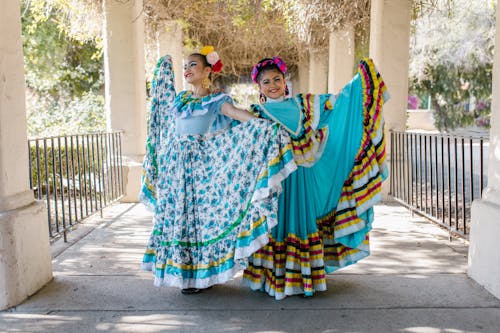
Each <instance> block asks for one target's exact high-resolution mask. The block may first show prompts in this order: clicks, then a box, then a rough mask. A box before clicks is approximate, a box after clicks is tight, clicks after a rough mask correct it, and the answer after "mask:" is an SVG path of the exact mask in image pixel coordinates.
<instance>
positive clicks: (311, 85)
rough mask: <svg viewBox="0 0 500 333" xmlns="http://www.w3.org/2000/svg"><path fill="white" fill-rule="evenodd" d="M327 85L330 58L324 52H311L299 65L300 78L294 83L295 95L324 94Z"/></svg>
mask: <svg viewBox="0 0 500 333" xmlns="http://www.w3.org/2000/svg"><path fill="white" fill-rule="evenodd" d="M327 85H328V58H327V56H326V54H325V52H324V51H319V50H310V51H309V52H308V54H307V57H306V58H305V59H303V60H302V61H301V62H300V63H299V65H298V77H297V79H296V80H294V81H293V87H294V92H293V94H298V93H304V94H306V93H311V94H324V93H326V90H327Z"/></svg>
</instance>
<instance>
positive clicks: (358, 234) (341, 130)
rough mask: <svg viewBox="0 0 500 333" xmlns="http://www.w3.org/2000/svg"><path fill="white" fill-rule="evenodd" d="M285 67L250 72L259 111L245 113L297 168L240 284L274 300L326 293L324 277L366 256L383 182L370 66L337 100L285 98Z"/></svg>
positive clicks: (274, 64)
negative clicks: (270, 131)
mask: <svg viewBox="0 0 500 333" xmlns="http://www.w3.org/2000/svg"><path fill="white" fill-rule="evenodd" d="M285 73H286V65H285V63H284V62H283V60H281V59H280V58H279V57H273V58H268V59H263V60H261V61H260V62H259V63H258V64H257V65H256V66H255V67H254V69H253V71H252V79H253V80H254V82H255V83H257V84H258V85H259V89H260V92H261V104H260V105H253V106H252V110H253V112H254V114H255V115H258V116H259V117H262V118H265V119H270V120H272V121H275V122H277V123H280V124H281V126H282V127H283V128H284V129H286V130H287V131H288V133H289V134H290V137H291V141H292V146H293V153H294V158H295V161H296V163H297V165H299V167H298V169H297V171H296V172H294V173H293V174H292V175H291V176H290V177H288V178H287V179H286V180H285V182H284V186H283V192H282V193H281V195H280V197H279V209H278V225H277V226H276V227H274V228H273V229H272V231H271V236H270V241H269V243H268V244H266V245H265V246H264V247H263V248H262V249H260V250H259V251H257V252H256V253H255V254H253V255H252V256H251V258H250V260H249V262H250V263H249V267H248V268H247V269H246V270H245V272H244V281H245V282H246V283H247V284H248V285H249V286H250V287H251V288H252V289H254V290H263V291H266V292H267V293H268V294H269V295H271V296H274V297H275V298H276V299H282V298H284V297H286V296H289V295H297V294H304V295H305V296H311V295H313V293H314V292H315V291H324V290H326V274H328V273H331V272H333V271H335V270H337V269H339V268H342V267H346V266H348V265H351V264H353V263H356V262H357V261H359V260H360V259H362V258H365V257H366V256H368V255H369V253H370V248H369V237H368V232H369V231H370V229H371V224H372V221H373V205H374V204H375V203H377V202H378V201H379V200H380V199H381V183H382V181H383V180H384V179H385V178H386V177H387V168H386V166H385V162H384V161H385V140H384V131H383V119H382V105H383V104H384V102H385V101H386V100H387V98H388V96H387V94H386V93H385V92H386V86H385V84H384V81H383V80H382V78H381V77H380V75H379V73H378V72H377V71H376V69H375V66H374V64H373V62H372V61H371V60H370V59H366V60H363V61H361V62H360V65H359V68H358V73H357V74H356V75H355V76H354V78H353V79H352V80H351V82H349V83H348V84H347V85H346V86H345V87H344V88H343V89H342V92H341V93H340V94H339V95H332V94H322V95H313V94H298V95H296V96H293V97H288V96H287V95H288V92H287V86H286V81H285Z"/></svg>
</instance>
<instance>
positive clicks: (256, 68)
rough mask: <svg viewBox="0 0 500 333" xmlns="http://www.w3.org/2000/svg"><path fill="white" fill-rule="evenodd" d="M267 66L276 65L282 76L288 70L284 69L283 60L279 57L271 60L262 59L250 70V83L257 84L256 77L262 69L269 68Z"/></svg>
mask: <svg viewBox="0 0 500 333" xmlns="http://www.w3.org/2000/svg"><path fill="white" fill-rule="evenodd" d="M269 65H276V67H278V69H279V71H280V72H281V73H283V75H285V74H286V71H287V70H288V69H287V67H286V64H285V62H284V61H283V59H281V58H280V57H272V58H271V59H269V58H268V59H263V60H261V61H259V62H258V63H257V64H256V65H255V66H253V69H252V74H251V75H252V81H253V82H255V83H257V84H259V81H257V77H258V76H259V72H260V71H261V70H262V68H264V67H266V66H269Z"/></svg>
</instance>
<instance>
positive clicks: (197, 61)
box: [184, 54, 212, 85]
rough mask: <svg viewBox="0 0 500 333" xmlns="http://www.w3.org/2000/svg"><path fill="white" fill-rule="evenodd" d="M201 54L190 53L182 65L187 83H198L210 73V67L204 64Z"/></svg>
mask: <svg viewBox="0 0 500 333" xmlns="http://www.w3.org/2000/svg"><path fill="white" fill-rule="evenodd" d="M203 60H204V59H203V58H202V56H200V55H197V54H192V55H190V56H189V57H188V58H187V60H186V64H185V65H184V78H185V79H186V82H187V83H190V84H192V85H197V84H200V82H201V81H202V80H203V79H204V78H206V77H208V76H209V75H210V72H211V71H212V69H211V68H210V66H206V65H205V63H204V61H203Z"/></svg>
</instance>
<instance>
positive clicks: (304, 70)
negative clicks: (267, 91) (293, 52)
mask: <svg viewBox="0 0 500 333" xmlns="http://www.w3.org/2000/svg"><path fill="white" fill-rule="evenodd" d="M297 73H298V77H297V79H296V80H295V81H294V82H293V86H294V92H293V94H294V95H296V94H300V93H304V94H305V93H308V92H309V77H310V75H309V56H307V58H305V59H304V60H302V61H301V62H300V63H299V64H298V71H297Z"/></svg>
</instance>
